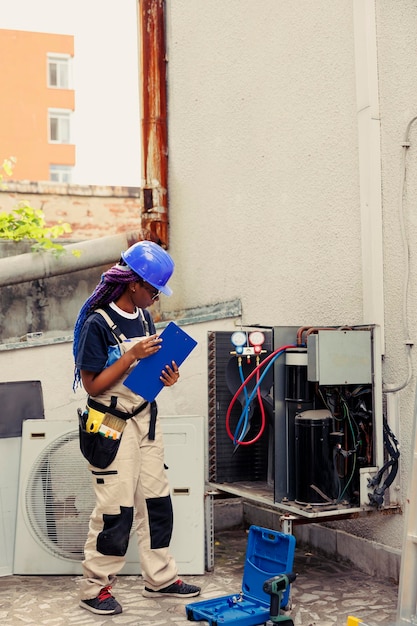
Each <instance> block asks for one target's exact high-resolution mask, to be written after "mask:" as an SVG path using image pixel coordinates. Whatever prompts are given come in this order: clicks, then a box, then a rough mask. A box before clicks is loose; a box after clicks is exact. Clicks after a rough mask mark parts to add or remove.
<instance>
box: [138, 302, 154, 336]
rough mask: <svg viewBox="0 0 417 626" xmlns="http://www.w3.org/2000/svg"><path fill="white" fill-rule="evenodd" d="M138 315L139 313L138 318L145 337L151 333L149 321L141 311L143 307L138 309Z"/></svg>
mask: <svg viewBox="0 0 417 626" xmlns="http://www.w3.org/2000/svg"><path fill="white" fill-rule="evenodd" d="M139 315H140V318H141V320H142V324H143V330H144V331H145V335H146V336H147V337H149V335H150V334H151V333H150V332H149V323H148V320H147V319H146V317H145V314H144V312H143V309H139Z"/></svg>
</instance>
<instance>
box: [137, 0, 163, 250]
mask: <svg viewBox="0 0 417 626" xmlns="http://www.w3.org/2000/svg"><path fill="white" fill-rule="evenodd" d="M138 10H139V45H140V74H141V76H140V99H141V110H142V194H143V213H142V224H141V226H142V230H143V231H144V233H145V234H146V235H145V238H146V239H151V240H152V241H155V242H156V243H159V244H160V245H162V246H163V247H164V248H168V129H167V85H166V61H167V58H166V33H165V30H166V29H165V0H138Z"/></svg>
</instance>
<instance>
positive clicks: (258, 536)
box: [185, 526, 295, 626]
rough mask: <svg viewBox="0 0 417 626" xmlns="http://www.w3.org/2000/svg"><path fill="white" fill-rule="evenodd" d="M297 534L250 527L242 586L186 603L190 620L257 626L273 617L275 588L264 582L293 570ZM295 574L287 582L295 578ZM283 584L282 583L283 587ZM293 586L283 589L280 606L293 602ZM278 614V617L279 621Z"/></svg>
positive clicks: (214, 625) (217, 624)
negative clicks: (290, 597) (226, 592)
mask: <svg viewBox="0 0 417 626" xmlns="http://www.w3.org/2000/svg"><path fill="white" fill-rule="evenodd" d="M294 552H295V537H294V536H293V535H288V534H285V533H281V532H278V531H276V530H269V529H268V528H261V527H259V526H251V527H250V528H249V535H248V543H247V548H246V558H245V564H244V569H243V580H242V590H241V591H240V592H237V593H234V594H232V595H229V596H221V597H220V598H211V599H210V600H200V601H199V602H193V603H191V604H187V605H186V606H185V611H186V614H187V619H188V620H190V621H199V620H206V621H207V622H209V624H210V626H221V625H222V624H233V625H236V626H257V625H258V624H265V622H267V621H268V620H269V619H270V608H271V594H270V593H268V592H267V591H268V590H269V592H270V590H271V586H270V585H265V584H264V583H265V582H267V581H269V580H270V579H271V578H272V577H274V576H278V575H280V574H286V573H289V572H292V567H293V562H294ZM294 578H295V576H294V575H291V576H289V577H288V578H287V577H286V576H285V579H286V582H292V581H293V580H294ZM281 588H282V587H281ZM289 595H290V586H289V584H285V591H284V592H280V594H279V598H280V607H278V611H277V612H279V608H283V609H285V608H286V607H287V606H288V603H289ZM278 620H279V618H277V620H276V621H278Z"/></svg>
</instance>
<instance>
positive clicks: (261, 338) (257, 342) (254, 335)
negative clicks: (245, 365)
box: [249, 330, 265, 354]
mask: <svg viewBox="0 0 417 626" xmlns="http://www.w3.org/2000/svg"><path fill="white" fill-rule="evenodd" d="M264 342H265V335H264V334H263V332H261V331H260V330H254V331H252V332H251V333H249V343H250V344H251V346H253V347H254V349H255V352H256V353H257V354H259V352H260V351H261V348H262V346H263V344H264Z"/></svg>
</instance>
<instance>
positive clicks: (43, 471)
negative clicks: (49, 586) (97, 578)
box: [25, 431, 94, 561]
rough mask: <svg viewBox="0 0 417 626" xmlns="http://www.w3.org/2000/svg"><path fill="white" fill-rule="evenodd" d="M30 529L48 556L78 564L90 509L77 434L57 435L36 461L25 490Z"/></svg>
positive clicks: (90, 497) (91, 502) (90, 492)
mask: <svg viewBox="0 0 417 626" xmlns="http://www.w3.org/2000/svg"><path fill="white" fill-rule="evenodd" d="M25 502H26V513H27V517H28V520H29V524H30V528H31V531H32V532H33V534H34V535H35V536H36V537H37V539H38V540H39V541H40V542H41V543H42V544H43V546H44V547H46V548H47V549H48V550H49V551H50V552H51V553H53V554H54V555H56V556H60V557H62V558H66V559H71V560H78V561H81V560H82V558H83V548H84V543H85V540H86V537H87V533H88V522H89V517H90V513H91V511H92V509H93V506H94V492H93V487H92V484H91V475H90V472H89V470H88V468H87V464H86V462H85V461H84V459H83V457H82V456H81V452H80V449H79V442H78V431H72V432H69V433H66V434H65V435H61V436H60V437H59V438H57V439H56V440H55V441H53V442H52V443H51V444H49V446H47V447H46V448H45V449H44V450H43V451H42V454H41V455H40V456H39V457H38V459H37V460H36V462H35V464H34V466H33V468H32V472H31V475H30V477H29V480H28V482H27V488H26V498H25Z"/></svg>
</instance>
